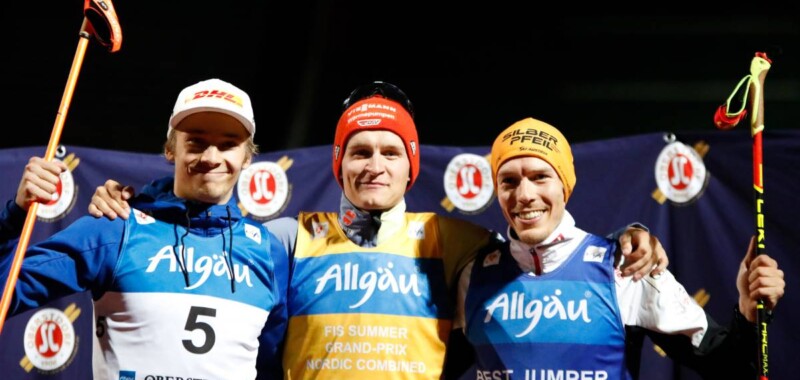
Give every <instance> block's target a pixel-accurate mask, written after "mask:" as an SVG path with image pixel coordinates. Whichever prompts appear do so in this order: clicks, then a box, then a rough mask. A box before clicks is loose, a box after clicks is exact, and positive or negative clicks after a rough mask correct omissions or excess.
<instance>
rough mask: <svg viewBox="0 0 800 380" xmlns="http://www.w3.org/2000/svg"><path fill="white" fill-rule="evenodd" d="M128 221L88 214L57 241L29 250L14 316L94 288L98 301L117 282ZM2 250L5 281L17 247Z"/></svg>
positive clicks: (11, 312) (17, 287)
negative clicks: (115, 269)
mask: <svg viewBox="0 0 800 380" xmlns="http://www.w3.org/2000/svg"><path fill="white" fill-rule="evenodd" d="M125 223H127V222H126V221H123V220H122V219H117V220H114V221H111V220H108V219H105V218H100V219H95V218H94V217H91V216H85V217H82V218H80V219H78V220H76V221H75V222H74V223H72V224H71V225H69V226H68V227H67V228H65V229H63V230H61V231H59V232H57V233H55V234H54V235H52V236H51V237H49V238H47V239H46V240H43V241H41V242H39V243H37V244H35V245H31V246H29V247H28V249H27V251H26V253H25V257H24V259H23V261H22V266H21V267H20V271H19V274H18V277H17V282H16V284H15V286H14V297H13V299H12V301H11V304H10V306H9V311H8V314H9V315H14V314H18V313H21V312H23V311H26V310H30V309H34V308H37V307H40V306H42V305H44V304H46V303H48V302H50V301H53V300H55V299H58V298H61V297H64V296H67V295H70V294H74V293H79V292H82V291H85V290H92V292H93V295H94V297H95V299H97V298H98V297H99V296H100V295H102V293H103V292H104V291H105V289H107V288H108V286H109V284H111V282H112V281H113V274H114V268H115V265H116V262H117V258H118V257H119V252H120V249H121V246H122V242H123V238H124V233H125V225H126V224H125ZM9 248H13V250H11V252H5V251H4V252H0V255H2V256H0V266H2V268H0V270H2V275H1V276H2V277H0V281H2V283H5V282H6V281H7V279H8V277H9V275H10V270H11V264H12V262H13V257H14V251H16V244H13V246H11V247H9Z"/></svg>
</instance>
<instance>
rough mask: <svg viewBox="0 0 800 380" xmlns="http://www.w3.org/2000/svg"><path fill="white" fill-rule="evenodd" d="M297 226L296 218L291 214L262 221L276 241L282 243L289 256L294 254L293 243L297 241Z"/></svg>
mask: <svg viewBox="0 0 800 380" xmlns="http://www.w3.org/2000/svg"><path fill="white" fill-rule="evenodd" d="M298 226H299V224H298V222H297V218H295V217H291V216H283V217H280V218H276V219H272V220H268V221H266V222H264V227H267V230H269V232H270V233H272V234H273V235H275V237H276V238H277V239H278V241H279V242H280V243H281V244H282V245H283V247H284V249H285V250H286V253H287V255H288V256H289V257H293V256H294V245H295V242H296V241H297V227H298Z"/></svg>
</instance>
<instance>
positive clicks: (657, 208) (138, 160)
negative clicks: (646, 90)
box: [0, 130, 800, 379]
mask: <svg viewBox="0 0 800 380" xmlns="http://www.w3.org/2000/svg"><path fill="white" fill-rule="evenodd" d="M664 137H665V136H664V135H662V134H658V133H656V134H644V135H638V136H630V137H623V138H617V139H610V140H602V141H594V142H586V143H579V144H574V146H573V149H574V153H575V163H576V167H577V177H578V182H577V185H576V188H575V192H574V195H573V196H572V198H571V199H570V202H569V204H568V205H567V208H568V209H569V210H570V212H571V213H572V214H573V215H574V216H575V219H576V221H577V223H578V225H579V226H581V227H582V228H583V229H585V230H588V231H592V232H597V233H607V232H610V231H612V230H614V229H617V228H619V227H621V226H623V225H625V224H627V223H629V222H632V221H639V222H642V223H644V224H646V225H647V226H648V227H650V228H651V230H652V232H653V233H655V234H656V235H657V236H658V237H659V239H660V240H661V242H662V244H664V246H665V248H666V249H667V252H668V254H669V256H670V266H669V269H670V270H671V271H672V272H673V273H675V275H676V276H677V277H678V279H679V280H680V281H681V282H682V283H683V284H684V285H685V287H686V289H687V291H688V292H689V293H690V294H694V295H696V298H698V299H699V300H700V302H701V303H703V304H704V305H705V306H704V307H705V309H706V310H707V311H708V312H709V313H710V314H711V315H712V316H713V317H714V318H715V319H717V320H718V321H719V322H722V323H727V322H728V321H729V319H730V317H731V315H732V309H733V307H734V305H735V304H736V300H737V292H736V287H735V278H736V272H737V269H738V265H739V262H740V260H741V258H742V257H743V255H744V253H745V249H746V247H747V243H748V239H749V237H750V236H751V235H752V234H753V233H754V214H753V211H752V203H753V201H752V199H753V195H752V193H753V186H752V139H751V138H750V135H749V132H748V131H746V130H737V131H730V132H721V131H711V132H697V133H682V134H678V135H677V136H675V137H676V139H677V140H676V141H678V142H681V143H683V144H685V145H686V146H688V147H692V146H695V147H697V150H698V151H699V152H700V154H699V155H698V156H699V157H701V160H702V161H701V164H700V165H703V164H704V166H705V170H706V172H707V177H708V178H707V183H706V186H705V187H703V188H702V189H701V191H700V192H699V196H697V197H696V198H694V199H690V200H689V201H687V202H684V203H677V202H673V201H671V200H669V199H665V198H663V197H660V196H659V195H663V194H664V193H663V192H661V191H660V190H658V189H659V188H658V185H657V182H656V176H657V175H658V173H659V172H658V171H657V169H658V167H659V158H660V157H663V156H662V154H663V153H662V151H663V150H664V149H665V147H667V142H665V138H664ZM421 152H422V167H421V173H420V176H419V179H418V181H417V183H416V184H415V186H414V188H413V189H412V190H411V191H410V192H409V194H408V195H407V197H406V200H407V203H408V208H409V210H410V211H422V210H426V211H427V210H433V211H436V212H439V213H442V214H448V215H451V216H455V217H459V218H464V219H467V220H471V221H473V222H476V223H479V224H482V225H484V226H486V227H489V228H493V229H496V230H500V231H503V232H504V231H505V224H504V221H503V217H502V215H501V213H500V210H499V208H498V206H497V205H496V204H495V202H496V201H495V200H494V199H493V198H491V199H490V200H489V205H488V206H487V207H485V208H480V209H478V210H475V211H462V210H461V209H459V208H457V207H456V208H453V207H452V205H453V204H456V203H459V202H458V201H457V200H451V199H449V198H448V197H447V196H446V191H445V186H444V183H445V180H444V179H445V178H446V176H447V170H448V169H447V168H448V164H449V163H450V162H451V160H452V159H453V158H454V157H455V156H457V155H459V154H464V153H471V154H475V155H478V156H485V155H487V154H488V153H489V147H488V146H479V147H456V146H423V147H422V148H421ZM63 153H64V154H63V155H61V156H60V157H61V158H62V159H63V160H65V161H69V162H70V164H71V165H72V171H71V172H72V176H73V178H74V183H75V188H76V194H75V201H74V204H72V206H71V207H68V208H67V210H68V211H67V212H65V214H64V215H63V216H58V217H51V218H49V219H50V220H40V221H39V222H37V223H36V225H35V228H34V233H33V236H32V239H31V241H32V242H36V241H38V240H41V239H42V238H43V237H45V236H47V235H49V234H51V233H53V232H54V231H56V230H58V229H60V228H63V227H64V226H66V225H68V224H69V223H71V222H72V221H73V220H75V219H76V218H77V217H79V216H81V215H84V214H85V213H86V208H87V206H88V203H89V200H90V198H91V195H92V193H93V191H94V189H95V187H96V186H99V185H101V184H102V183H103V182H104V180H105V179H106V178H115V179H118V180H120V181H121V182H123V183H127V184H131V185H135V186H137V188H140V187H141V186H142V185H144V184H145V183H147V182H149V181H150V180H151V179H153V178H156V177H161V176H163V175H168V174H170V173H171V172H172V167H171V166H170V165H169V164H168V163H167V162H166V161H165V160H164V158H163V157H162V156H159V155H155V154H139V153H128V152H118V151H109V150H99V149H89V148H82V147H66V148H65V150H64V151H63ZM42 154H44V147H28V148H15V149H5V150H0V170H1V171H2V173H4V174H3V178H4V181H2V182H3V183H1V184H0V195H2V197H1V198H2V199H3V200H6V199H11V198H12V197H13V195H14V193H15V191H16V188H17V183H18V182H17V181H18V180H19V178H20V175H21V173H22V169H23V167H24V165H25V163H26V162H27V160H28V157H30V156H31V155H42ZM330 154H331V152H330V148H329V147H328V146H318V147H311V148H305V149H293V150H285V151H276V152H269V153H263V154H261V155H259V156H258V158H257V160H256V161H267V162H277V163H279V164H280V165H282V166H283V167H284V168H285V169H286V171H285V173H286V178H287V179H288V185H289V186H288V197H287V198H286V203H285V205H284V206H283V208H281V209H282V211H281V212H280V214H281V215H295V214H297V212H298V211H300V210H329V211H336V209H337V205H338V201H339V197H340V189H339V187H338V185H336V184H335V182H334V181H333V177H332V175H331V173H330V159H331V158H330ZM764 163H765V169H764V171H765V177H764V186H765V196H764V199H765V215H766V245H767V252H768V253H769V254H770V255H772V256H773V257H775V258H777V259H778V260H779V262H780V266H781V267H782V269H783V270H784V271H785V273H786V274H787V294H786V296H785V297H784V299H783V300H782V301H781V304H780V305H779V308H778V310H777V311H776V318H775V320H774V322H773V323H772V324H771V325H770V328H769V354H770V366H771V370H770V371H771V372H770V374H771V376H770V378H773V379H789V378H794V376H796V371H795V370H796V369H797V368H798V364H797V363H800V354H799V353H798V350H797V349H796V348H797V347H800V345H798V343H800V329H798V328H797V327H796V324H795V321H797V320H800V303H798V302H797V298H798V296H797V294H798V292H800V288H798V285H797V283H795V282H794V281H793V280H794V277H793V274H795V273H796V272H797V268H800V263H798V261H800V260H799V259H798V257H797V256H796V255H795V250H796V249H798V247H800V234H799V233H798V228H797V226H796V225H795V224H794V223H795V222H796V220H797V214H798V211H800V207H798V206H800V204H799V203H798V201H797V199H796V196H797V194H800V180H798V179H799V178H800V132H798V131H793V130H789V131H774V132H771V131H767V132H765V133H764ZM478 167H479V168H480V166H478ZM662 169H663V167H662ZM693 170H694V173H695V174H697V173H698V171H699V170H700V168H698V167H697V164H695V167H694V169H693ZM489 178H490V177H489ZM692 180H694V181H697V180H698V179H696V178H694V179H692ZM485 185H486V184H485V182H484V188H483V190H482V191H491V183H489V185H488V186H489V188H488V190H487V188H486V187H485ZM273 216H275V215H271V216H267V217H273ZM72 304H74V305H73V307H71V308H69V309H67V308H68V306H70V305H72ZM48 307H50V308H54V309H58V310H61V311H64V310H69V315H70V316H71V318H74V321H73V322H72V324H73V326H74V329H75V332H76V335H77V339H76V349H75V350H74V353H73V355H74V357H72V359H70V360H69V361H68V364H66V365H62V366H60V367H58V368H57V369H56V370H46V369H41V368H37V367H36V366H32V365H30V363H31V360H29V358H27V357H26V354H25V349H24V344H25V343H24V340H25V331H26V326H27V325H28V323H29V320H30V318H31V316H32V315H33V313H34V312H35V311H31V312H27V313H23V314H20V315H17V316H14V317H11V318H9V319H8V320H7V321H6V324H5V327H4V329H3V332H2V335H0V350H2V355H0V368H2V371H0V378H2V379H85V378H90V377H91V350H92V339H91V338H92V336H91V334H92V307H91V302H90V299H89V297H88V296H87V295H85V294H79V295H75V296H72V297H68V298H66V299H62V300H58V301H56V302H53V303H52V304H51V305H48ZM753 350H754V355H755V350H756V348H755V347H754V348H753ZM645 351H646V352H645V362H644V363H643V366H642V368H643V372H644V373H645V375H644V376H643V378H647V379H694V378H696V377H695V376H694V375H693V374H691V373H689V372H688V371H686V370H685V369H682V368H680V367H678V366H674V365H672V363H671V361H670V360H669V359H668V358H664V357H662V356H661V355H660V354H659V353H658V351H657V349H656V348H654V347H653V346H652V344H649V343H648V344H647V346H646V347H645ZM53 372H55V373H53ZM792 373H795V375H792Z"/></svg>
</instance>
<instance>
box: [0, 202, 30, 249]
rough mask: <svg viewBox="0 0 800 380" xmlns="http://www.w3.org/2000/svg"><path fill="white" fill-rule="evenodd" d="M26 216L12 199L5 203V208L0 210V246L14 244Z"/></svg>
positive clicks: (25, 212)
mask: <svg viewBox="0 0 800 380" xmlns="http://www.w3.org/2000/svg"><path fill="white" fill-rule="evenodd" d="M27 214H28V212H27V211H25V210H23V209H22V207H19V206H17V204H16V202H14V200H13V199H11V200H9V201H8V202H6V206H5V207H4V208H3V209H2V210H0V244H9V243H11V245H13V244H14V243H16V241H17V239H18V238H19V234H20V233H21V232H22V226H23V225H24V224H25V217H27ZM3 252H5V250H4V251H3Z"/></svg>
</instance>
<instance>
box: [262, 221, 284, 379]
mask: <svg viewBox="0 0 800 380" xmlns="http://www.w3.org/2000/svg"><path fill="white" fill-rule="evenodd" d="M268 236H269V237H270V239H271V241H270V248H269V249H270V252H269V253H270V255H271V256H272V259H273V262H274V263H275V280H276V282H277V284H276V285H277V286H276V287H275V289H276V293H277V294H276V299H277V300H279V302H277V303H276V305H275V307H273V308H272V310H271V311H270V313H269V317H268V318H267V323H266V324H265V325H264V329H263V330H262V331H261V336H260V337H259V349H258V361H257V364H256V369H257V374H258V375H257V377H256V378H257V379H282V378H283V366H282V363H281V361H282V356H283V346H284V339H285V336H286V327H287V325H288V319H289V313H288V310H287V307H286V297H287V291H288V289H289V256H288V254H287V252H286V249H285V247H284V242H283V241H281V240H280V239H278V238H277V237H276V236H275V235H274V234H272V233H271V231H270V232H268Z"/></svg>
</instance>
